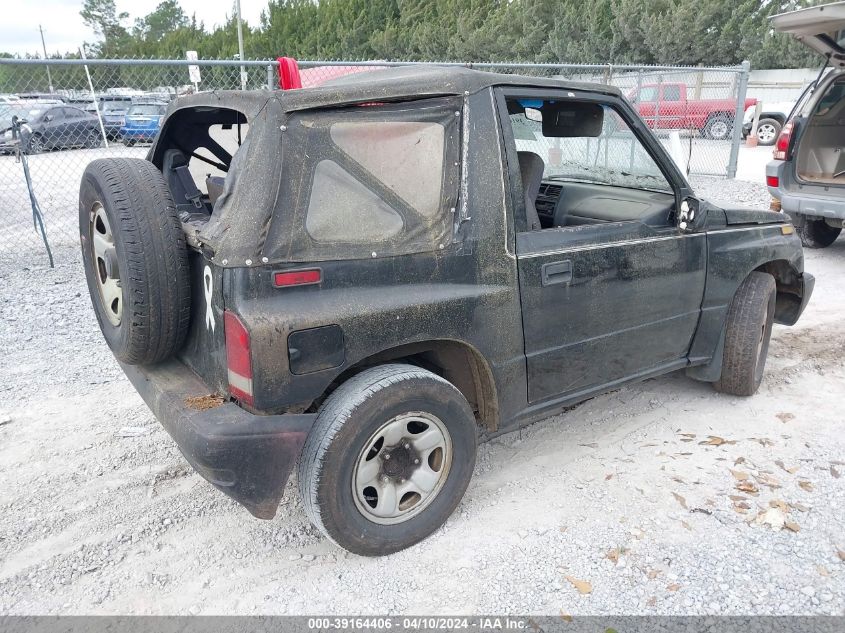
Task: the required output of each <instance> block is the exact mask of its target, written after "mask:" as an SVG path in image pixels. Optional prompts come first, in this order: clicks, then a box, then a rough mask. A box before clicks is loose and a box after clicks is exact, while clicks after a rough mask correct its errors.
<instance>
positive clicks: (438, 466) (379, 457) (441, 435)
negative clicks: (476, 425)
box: [352, 411, 452, 525]
mask: <svg viewBox="0 0 845 633" xmlns="http://www.w3.org/2000/svg"><path fill="white" fill-rule="evenodd" d="M451 465H452V438H451V436H450V434H449V431H448V429H447V428H446V425H445V424H443V422H442V421H441V420H440V418H438V417H437V416H434V415H432V414H430V413H427V412H421V411H415V412H409V413H404V414H402V415H399V416H396V417H395V418H392V419H391V420H389V421H387V422H386V423H384V424H383V425H382V426H381V427H379V429H378V430H377V431H376V432H375V433H373V434H372V435H371V436H370V438H369V439H368V440H367V442H366V443H365V444H364V447H363V449H362V450H361V452H360V453H359V455H358V458H357V460H356V462H355V469H354V471H353V473H352V496H353V499H354V500H355V505H356V507H357V508H358V510H359V512H361V514H362V515H364V517H365V518H367V519H368V520H370V521H372V522H373V523H378V524H380V525H393V524H396V523H402V522H404V521H408V520H410V519H411V518H413V517H414V516H417V515H418V514H419V513H420V512H422V511H423V510H424V509H425V508H427V507H428V506H430V505H431V503H432V502H433V501H434V499H435V498H436V497H437V495H438V494H439V493H440V491H441V490H442V489H443V485H444V484H445V482H446V479H447V477H448V476H449V470H450V468H451Z"/></svg>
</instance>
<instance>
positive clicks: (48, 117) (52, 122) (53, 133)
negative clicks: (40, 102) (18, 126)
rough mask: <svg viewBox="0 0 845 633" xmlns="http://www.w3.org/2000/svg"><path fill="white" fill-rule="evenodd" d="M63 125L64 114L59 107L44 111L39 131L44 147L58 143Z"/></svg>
mask: <svg viewBox="0 0 845 633" xmlns="http://www.w3.org/2000/svg"><path fill="white" fill-rule="evenodd" d="M63 126H64V115H63V114H62V109H61V108H50V109H49V110H47V111H46V112H45V113H44V117H43V118H42V119H41V130H40V132H41V136H42V137H43V138H44V145H45V146H46V147H57V146H59V145H60V141H61V134H62V128H63Z"/></svg>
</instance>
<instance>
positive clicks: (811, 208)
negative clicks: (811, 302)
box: [766, 2, 845, 248]
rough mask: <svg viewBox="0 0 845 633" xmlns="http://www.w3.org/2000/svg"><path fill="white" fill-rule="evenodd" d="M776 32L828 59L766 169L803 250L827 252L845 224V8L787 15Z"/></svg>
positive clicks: (768, 181)
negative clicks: (806, 248)
mask: <svg viewBox="0 0 845 633" xmlns="http://www.w3.org/2000/svg"><path fill="white" fill-rule="evenodd" d="M772 26H773V27H774V28H775V30H776V31H779V32H782V33H789V34H791V35H793V36H794V37H795V38H797V39H798V40H799V41H801V42H802V43H804V44H805V45H807V46H809V47H810V48H812V49H813V50H815V51H817V52H818V53H820V54H821V55H822V56H824V57H825V59H826V61H825V67H824V69H823V70H822V71H821V72H820V73H819V75H820V79H819V80H818V81H817V82H816V83H815V85H814V86H813V88H812V89H811V90H808V91H807V93H806V94H805V95H804V96H803V97H802V98H801V99H800V100H799V101H798V103H797V104H796V106H795V109H794V110H793V112H792V115H791V118H790V120H789V121H788V122H787V124H786V125H785V126H784V127H783V130H782V131H781V134H780V136H779V137H778V140H777V142H776V143H775V151H774V160H773V161H771V162H770V163H769V164H768V165H767V166H766V184H767V186H768V188H769V192H770V193H771V194H772V196H773V197H774V198H776V199H778V200H780V204H781V209H782V210H783V211H785V212H787V213H788V214H789V215H790V216H791V218H792V220H793V223H794V224H795V227H796V229H797V230H798V233H799V235H800V236H801V241H802V243H803V244H804V246H806V247H809V248H824V247H826V246H830V245H831V244H833V242H834V241H835V240H836V238H837V237H838V236H839V233H840V232H841V231H842V227H843V222H845V2H836V3H833V4H827V5H822V6H817V7H810V8H808V9H801V10H799V11H791V12H789V13H782V14H780V15H776V16H774V17H773V18H772ZM828 68H829V70H828ZM825 71H826V72H825ZM823 73H825V74H823Z"/></svg>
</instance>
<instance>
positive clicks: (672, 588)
mask: <svg viewBox="0 0 845 633" xmlns="http://www.w3.org/2000/svg"><path fill="white" fill-rule="evenodd" d="M680 588H681V585H679V584H678V583H676V582H673V583H672V584H671V585H669V586H667V587H666V591H677V590H678V589H680Z"/></svg>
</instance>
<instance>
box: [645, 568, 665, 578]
mask: <svg viewBox="0 0 845 633" xmlns="http://www.w3.org/2000/svg"><path fill="white" fill-rule="evenodd" d="M662 573H663V571H662V570H660V569H650V570H649V571H648V574H646V575H647V576H648V579H649V580H654V579H655V578H657V577H658V576H659V575H660V574H662Z"/></svg>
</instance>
